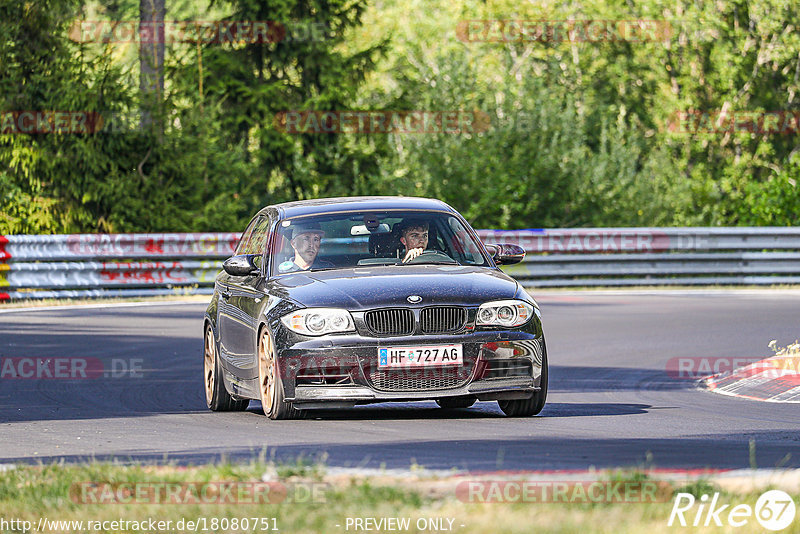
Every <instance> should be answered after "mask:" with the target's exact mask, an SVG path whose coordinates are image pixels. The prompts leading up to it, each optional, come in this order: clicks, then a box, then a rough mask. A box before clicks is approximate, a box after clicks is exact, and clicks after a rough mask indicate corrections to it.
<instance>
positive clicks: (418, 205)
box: [261, 196, 455, 218]
mask: <svg viewBox="0 0 800 534" xmlns="http://www.w3.org/2000/svg"><path fill="white" fill-rule="evenodd" d="M268 209H277V210H278V212H279V213H280V217H281V218H289V217H301V216H304V215H316V214H322V213H332V212H340V211H381V210H426V211H447V212H453V213H455V210H454V209H453V208H451V207H450V206H448V205H447V204H445V203H444V202H442V201H441V200H436V199H433V198H422V197H388V196H385V197H337V198H317V199H313V200H298V201H294V202H284V203H282V204H275V205H274V206H268V207H266V208H264V209H263V210H261V211H266V210H268Z"/></svg>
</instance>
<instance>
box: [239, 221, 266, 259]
mask: <svg viewBox="0 0 800 534" xmlns="http://www.w3.org/2000/svg"><path fill="white" fill-rule="evenodd" d="M259 220H260V217H257V218H254V219H253V220H252V221H250V224H248V225H247V229H246V230H245V231H244V233H243V234H242V239H240V240H239V244H238V245H236V252H235V254H237V255H238V254H245V252H244V251H245V249H246V248H247V244H248V242H249V241H250V235H251V234H252V233H253V228H254V227H255V225H256V223H257V222H258V221H259Z"/></svg>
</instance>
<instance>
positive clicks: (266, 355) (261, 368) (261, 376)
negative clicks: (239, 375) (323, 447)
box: [258, 326, 303, 419]
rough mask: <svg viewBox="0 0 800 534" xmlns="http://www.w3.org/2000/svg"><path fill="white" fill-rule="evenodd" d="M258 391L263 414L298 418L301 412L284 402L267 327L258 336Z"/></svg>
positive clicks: (276, 363)
mask: <svg viewBox="0 0 800 534" xmlns="http://www.w3.org/2000/svg"><path fill="white" fill-rule="evenodd" d="M258 392H259V394H260V396H261V406H262V408H263V409H264V415H266V416H267V417H269V418H270V419H299V418H301V417H302V415H303V412H302V411H300V410H298V409H296V408H295V407H294V406H293V405H292V403H290V402H285V401H284V400H283V399H284V398H285V396H284V393H283V381H282V380H281V378H280V372H279V368H278V360H277V358H276V357H275V346H274V345H273V343H272V336H270V335H269V330H267V327H266V326H265V327H263V328H262V329H261V333H260V334H259V336H258Z"/></svg>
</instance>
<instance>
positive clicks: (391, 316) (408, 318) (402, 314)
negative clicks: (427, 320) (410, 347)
mask: <svg viewBox="0 0 800 534" xmlns="http://www.w3.org/2000/svg"><path fill="white" fill-rule="evenodd" d="M364 321H365V322H366V324H367V328H369V329H370V330H371V331H372V332H374V333H376V334H378V335H383V336H407V335H409V334H411V333H412V332H413V331H414V312H412V311H411V310H409V309H407V308H392V309H388V310H375V311H368V312H367V313H365V314H364Z"/></svg>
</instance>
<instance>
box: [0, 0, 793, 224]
mask: <svg viewBox="0 0 800 534" xmlns="http://www.w3.org/2000/svg"><path fill="white" fill-rule="evenodd" d="M137 16H138V1H137V0H115V1H113V2H111V3H104V4H102V5H100V4H97V3H96V0H86V1H84V0H44V1H42V2H24V1H22V0H8V1H6V2H3V3H2V4H0V64H2V65H3V67H4V68H3V69H2V70H0V111H24V110H34V111H37V110H38V111H48V110H63V111H96V112H100V113H102V114H103V116H104V117H106V119H108V118H109V117H110V116H111V114H115V113H117V114H121V115H122V116H124V117H127V118H128V120H127V121H126V122H127V126H125V127H123V128H120V129H114V128H111V129H107V130H105V131H103V132H99V133H95V134H77V135H76V134H52V133H51V134H9V135H0V233H53V232H93V231H99V232H125V231H203V230H240V229H241V226H242V224H243V222H244V221H245V220H246V219H247V218H249V216H250V215H251V214H252V213H253V212H254V211H255V210H256V209H258V208H260V207H262V206H263V205H266V204H270V203H275V202H280V201H285V200H294V199H302V198H314V197H322V196H339V195H372V194H407V195H421V196H433V197H438V198H441V199H443V200H445V201H447V202H449V203H450V204H452V205H453V206H454V207H456V208H458V209H459V210H461V211H462V212H463V213H465V215H466V216H467V217H468V218H469V219H470V221H471V222H472V223H473V224H475V225H476V226H480V227H496V228H530V227H558V226H651V225H652V226H655V225H695V224H696V225H796V224H798V223H799V222H800V221H799V220H798V218H799V217H800V215H798V213H800V210H798V209H797V206H798V205H800V192H798V187H797V181H798V179H800V159H798V156H797V152H796V150H797V149H796V143H797V134H796V133H794V134H776V133H768V132H767V133H764V132H761V133H758V132H754V133H748V132H740V133H728V134H722V133H685V132H676V131H671V130H670V128H669V126H670V121H671V120H672V119H673V118H674V117H675V115H676V113H677V112H680V111H688V110H701V111H709V112H712V114H713V112H718V111H719V110H728V111H732V112H742V111H747V112H771V111H783V110H789V111H797V104H798V103H797V97H798V93H799V92H800V86H799V84H800V79H799V78H798V74H797V73H798V72H800V62H799V61H800V60H798V57H800V54H799V52H800V36H798V34H797V32H796V31H794V29H795V28H797V27H798V26H800V8H798V6H797V5H796V4H795V3H792V2H789V1H788V0H734V1H731V2H716V3H713V2H700V3H697V2H689V1H688V0H679V1H678V2H673V3H667V4H665V3H663V2H660V1H657V0H647V1H645V2H635V3H634V2H623V1H621V0H615V1H613V2H608V1H606V0H602V1H601V0H585V1H582V2H580V3H576V2H569V3H550V2H543V3H538V4H532V3H531V4H520V3H519V2H516V1H513V0H494V1H492V2H483V1H478V0H460V1H453V2H429V1H425V0H404V1H400V0H384V1H382V2H378V3H372V4H370V3H368V2H366V0H268V1H258V2H256V1H254V0H211V3H210V5H209V6H203V5H199V4H195V3H191V2H188V1H187V0H181V1H178V2H170V3H169V4H168V6H167V19H169V20H216V19H219V18H225V19H226V20H229V21H248V20H250V21H265V20H269V21H277V22H279V23H280V24H281V25H282V26H284V27H285V28H286V29H287V34H286V36H285V37H284V38H283V39H281V40H278V41H276V42H264V43H260V42H232V43H222V44H220V43H205V44H202V43H201V44H197V43H191V42H189V43H168V45H167V53H166V66H165V94H164V95H163V98H162V102H161V107H160V111H159V113H157V114H156V116H155V119H156V121H155V125H154V127H153V128H152V129H150V128H145V129H142V128H140V127H139V121H138V113H139V107H140V104H141V103H140V98H141V95H140V94H139V86H138V57H137V53H138V47H137V46H136V44H135V43H134V44H133V45H130V44H124V43H78V42H75V41H73V40H71V39H70V37H69V35H70V32H69V30H70V27H71V25H72V24H73V23H74V22H75V21H77V20H82V19H88V20H96V19H98V18H99V19H106V20H114V19H122V20H131V19H135V18H136V17H137ZM468 19H517V20H519V19H522V20H556V21H558V20H568V19H595V20H656V21H666V23H668V24H669V26H668V28H669V29H670V33H669V35H668V36H667V37H666V38H664V39H656V40H653V41H645V42H631V41H625V40H610V41H589V42H568V41H560V42H556V41H548V42H527V43H518V42H512V43H497V42H485V43H480V42H463V41H461V40H459V39H458V38H457V34H456V28H457V27H458V23H459V22H460V21H464V20H468ZM352 109H369V110H431V111H449V110H452V111H462V112H480V113H482V114H485V116H488V118H489V124H488V128H486V129H485V130H483V131H480V132H473V133H462V134H423V133H417V134H315V133H305V134H289V133H286V132H283V131H281V130H280V129H279V128H276V127H275V118H276V115H277V114H278V113H279V112H281V111H287V110H316V111H343V110H352ZM712 116H713V115H712ZM109 130H112V131H109Z"/></svg>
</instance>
